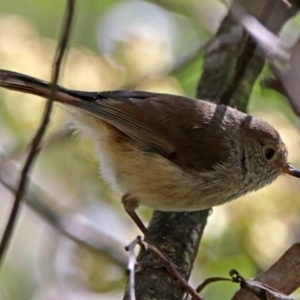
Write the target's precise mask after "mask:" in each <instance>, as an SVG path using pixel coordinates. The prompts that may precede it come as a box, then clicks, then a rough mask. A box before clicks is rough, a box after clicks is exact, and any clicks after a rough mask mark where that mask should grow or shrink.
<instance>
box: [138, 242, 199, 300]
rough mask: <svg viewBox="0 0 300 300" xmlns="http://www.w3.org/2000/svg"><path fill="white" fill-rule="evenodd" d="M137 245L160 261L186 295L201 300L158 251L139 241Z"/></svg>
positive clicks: (168, 260)
mask: <svg viewBox="0 0 300 300" xmlns="http://www.w3.org/2000/svg"><path fill="white" fill-rule="evenodd" d="M138 244H139V245H140V246H141V247H143V248H144V249H145V250H147V251H149V252H152V253H154V254H155V255H156V256H157V257H158V258H159V259H160V260H161V261H162V263H163V265H164V267H165V268H166V269H167V271H168V272H169V274H170V275H171V276H173V277H174V278H176V279H177V280H178V282H179V284H180V285H181V286H182V287H183V288H184V289H185V291H186V292H187V293H188V294H190V295H191V296H192V297H193V299H194V300H202V298H201V297H200V296H199V295H198V293H197V292H196V291H195V290H194V289H193V288H192V287H191V286H190V285H189V284H188V283H187V282H186V280H185V279H184V278H183V277H182V276H181V275H180V273H179V272H178V271H177V269H176V267H175V266H174V265H173V264H172V263H171V261H170V259H168V258H167V257H166V256H165V255H164V254H163V253H162V252H161V251H160V250H159V249H157V248H156V247H155V246H153V245H151V244H148V243H146V242H145V241H142V240H139V241H138Z"/></svg>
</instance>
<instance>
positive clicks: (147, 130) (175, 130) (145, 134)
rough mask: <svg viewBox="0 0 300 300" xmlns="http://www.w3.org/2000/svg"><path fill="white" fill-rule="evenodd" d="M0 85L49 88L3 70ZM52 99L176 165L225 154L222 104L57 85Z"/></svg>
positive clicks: (205, 164)
mask: <svg viewBox="0 0 300 300" xmlns="http://www.w3.org/2000/svg"><path fill="white" fill-rule="evenodd" d="M0 86H3V87H5V88H8V89H13V90H17V91H21V92H25V93H31V94H35V95H38V96H42V97H48V96H49V93H50V85H49V84H48V83H47V82H45V81H41V80H39V79H36V78H33V77H30V76H27V75H23V74H19V73H15V72H11V71H5V70H0ZM55 100H56V101H59V102H62V103H65V104H68V105H72V106H76V107H78V108H81V109H83V110H85V111H88V112H90V113H91V114H93V115H94V116H97V117H99V118H100V119H102V120H103V121H105V122H107V123H109V124H111V125H112V126H114V127H116V128H117V129H119V130H120V131H122V132H123V133H124V134H126V135H128V136H130V137H131V138H133V139H135V140H137V141H139V142H141V143H143V144H144V145H147V146H148V147H149V149H150V150H151V149H152V150H153V151H156V152H157V153H160V154H161V155H163V156H165V157H166V158H168V159H170V160H171V161H173V162H174V163H176V164H179V165H181V166H182V167H186V168H190V169H194V170H198V171H199V170H205V169H212V168H213V166H214V165H216V164H220V163H222V162H223V161H224V160H226V158H227V157H228V147H225V146H224V144H225V143H224V138H225V137H226V135H224V134H223V132H222V130H220V123H221V122H222V118H223V116H224V115H225V113H226V111H225V112H224V111H222V110H223V108H225V110H226V107H221V106H215V105H213V104H210V103H208V102H205V101H201V100H193V99H188V98H185V97H180V96H174V95H172V96H171V95H167V94H157V93H148V92H138V91H113V92H100V93H98V92H81V91H74V90H68V89H65V88H63V87H59V86H58V87H57V91H56V98H55Z"/></svg>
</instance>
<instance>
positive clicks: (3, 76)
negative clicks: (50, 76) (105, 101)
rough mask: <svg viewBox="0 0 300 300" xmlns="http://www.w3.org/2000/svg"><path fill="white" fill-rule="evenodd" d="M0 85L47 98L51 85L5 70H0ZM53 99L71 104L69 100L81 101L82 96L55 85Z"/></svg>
mask: <svg viewBox="0 0 300 300" xmlns="http://www.w3.org/2000/svg"><path fill="white" fill-rule="evenodd" d="M0 86H2V87H4V88H7V89H10V90H14V91H18V92H23V93H28V94H33V95H37V96H41V97H44V98H48V97H49V95H50V92H51V85H50V84H49V83H48V82H46V81H43V80H39V79H36V78H34V77H31V76H27V75H24V74H20V73H16V72H12V71H6V70H0ZM79 97H80V98H81V99H80V98H79ZM54 100H55V101H58V102H62V103H66V104H68V103H69V104H71V103H70V102H73V103H74V101H81V100H82V97H81V95H80V92H78V93H77V92H76V91H70V90H68V89H65V88H63V87H60V86H57V90H56V92H55V99H54Z"/></svg>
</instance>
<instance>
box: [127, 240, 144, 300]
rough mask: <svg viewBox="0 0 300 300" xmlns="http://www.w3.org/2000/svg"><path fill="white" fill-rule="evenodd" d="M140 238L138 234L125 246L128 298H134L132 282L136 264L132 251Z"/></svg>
mask: <svg viewBox="0 0 300 300" xmlns="http://www.w3.org/2000/svg"><path fill="white" fill-rule="evenodd" d="M141 240H142V238H141V237H140V236H138V237H137V238H136V239H135V240H134V241H132V242H131V243H130V244H129V245H128V246H126V247H125V250H126V251H129V259H128V265H127V272H128V275H129V288H128V290H129V299H130V300H135V284H134V270H135V265H136V257H135V253H134V248H135V246H136V245H137V244H138V243H139V242H140V241H141Z"/></svg>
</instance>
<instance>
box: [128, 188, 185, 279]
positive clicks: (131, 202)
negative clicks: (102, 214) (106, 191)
mask: <svg viewBox="0 0 300 300" xmlns="http://www.w3.org/2000/svg"><path fill="white" fill-rule="evenodd" d="M122 203H123V206H124V209H125V211H126V212H127V213H128V215H129V216H130V217H131V219H132V220H133V221H134V223H135V224H136V225H137V226H138V228H139V229H140V230H141V231H142V233H143V234H144V236H145V238H146V240H147V242H148V243H149V244H152V245H153V246H155V247H156V248H157V249H158V251H159V252H160V253H161V255H162V256H164V257H165V261H166V262H167V265H168V266H170V268H171V269H173V270H171V271H170V269H168V267H167V270H168V271H169V273H170V274H171V275H173V276H174V272H175V273H176V272H177V270H178V271H180V273H182V274H184V276H185V277H186V276H187V275H186V273H187V271H186V269H185V268H180V267H177V266H176V265H175V264H174V263H173V262H172V260H171V259H170V257H169V256H168V255H166V254H165V252H164V251H163V250H161V248H160V246H159V245H158V244H157V243H155V242H154V241H153V238H152V236H151V233H150V232H149V230H148V229H147V228H146V226H145V225H144V223H143V222H142V221H141V219H140V218H139V216H138V215H137V214H136V212H135V209H137V208H138V207H139V201H138V200H137V199H136V198H134V197H131V196H130V194H128V193H126V194H125V195H123V196H122ZM139 264H140V266H142V267H143V266H144V267H146V266H152V267H154V268H160V267H162V266H166V265H165V264H164V263H163V262H161V261H160V263H158V261H157V260H156V261H154V262H153V261H152V262H143V261H140V262H139ZM175 277H176V276H175Z"/></svg>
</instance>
